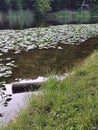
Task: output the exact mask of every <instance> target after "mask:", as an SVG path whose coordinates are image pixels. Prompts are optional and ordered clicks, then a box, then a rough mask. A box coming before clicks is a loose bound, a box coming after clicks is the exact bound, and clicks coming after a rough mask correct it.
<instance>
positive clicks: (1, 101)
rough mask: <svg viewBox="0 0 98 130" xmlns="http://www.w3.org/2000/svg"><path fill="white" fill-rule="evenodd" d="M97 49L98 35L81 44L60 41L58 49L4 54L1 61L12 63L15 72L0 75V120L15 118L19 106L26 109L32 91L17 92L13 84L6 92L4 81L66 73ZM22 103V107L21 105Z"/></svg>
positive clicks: (0, 62)
mask: <svg viewBox="0 0 98 130" xmlns="http://www.w3.org/2000/svg"><path fill="white" fill-rule="evenodd" d="M96 49H98V37H97V38H91V39H89V40H87V41H86V42H84V43H82V44H80V45H63V44H58V46H57V47H56V48H51V49H35V50H30V51H28V52H21V53H18V54H14V53H13V52H9V53H7V54H3V55H2V56H0V59H2V60H1V61H0V64H4V65H5V66H7V65H9V66H10V71H11V73H8V72H7V70H6V69H5V70H3V71H2V72H3V73H6V72H7V73H8V76H7V75H6V74H3V75H2V73H1V74H0V75H1V78H0V83H1V89H0V122H2V120H4V121H5V118H6V119H7V122H8V121H10V120H12V119H13V116H12V114H11V113H14V114H13V115H15V112H16V113H17V111H18V110H19V109H18V108H23V106H24V102H23V97H24V95H25V94H29V93H21V94H20V93H17V94H13V93H12V92H11V91H12V90H11V89H12V88H11V84H9V85H8V86H6V89H7V90H8V93H6V90H4V89H5V87H4V83H5V84H8V83H11V82H15V81H17V80H20V79H21V80H22V79H36V78H37V77H38V76H47V75H48V74H49V73H50V72H56V73H57V74H64V73H66V72H68V71H69V70H71V69H72V67H73V66H75V65H76V64H81V63H82V62H83V60H84V59H85V58H87V57H88V56H89V55H90V54H92V53H93V51H94V50H96ZM10 63H11V64H10ZM30 94H31V92H30ZM16 100H17V102H16ZM21 102H23V104H21ZM20 104H21V106H22V107H20V106H19V105H20ZM16 109H17V111H16ZM9 113H10V114H9Z"/></svg>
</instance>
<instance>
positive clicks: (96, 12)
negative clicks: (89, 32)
mask: <svg viewBox="0 0 98 130" xmlns="http://www.w3.org/2000/svg"><path fill="white" fill-rule="evenodd" d="M91 19H92V20H93V21H98V3H97V4H96V5H95V6H94V7H93V8H92V10H91Z"/></svg>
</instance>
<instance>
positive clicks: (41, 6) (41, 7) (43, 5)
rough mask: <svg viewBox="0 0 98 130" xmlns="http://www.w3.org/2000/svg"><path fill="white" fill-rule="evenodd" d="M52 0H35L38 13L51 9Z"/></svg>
mask: <svg viewBox="0 0 98 130" xmlns="http://www.w3.org/2000/svg"><path fill="white" fill-rule="evenodd" d="M50 3H51V0H45V1H43V0H36V1H35V9H36V11H37V12H38V13H40V14H44V13H46V12H48V11H51V6H50Z"/></svg>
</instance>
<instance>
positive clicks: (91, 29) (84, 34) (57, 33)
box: [0, 24, 98, 55]
mask: <svg viewBox="0 0 98 130" xmlns="http://www.w3.org/2000/svg"><path fill="white" fill-rule="evenodd" d="M96 36H98V24H84V25H58V26H50V27H44V28H41V27H39V28H30V29H24V30H1V31H0V55H2V53H7V52H8V51H10V50H11V51H14V52H15V53H19V52H21V51H22V50H24V51H28V50H31V49H35V48H39V49H43V48H46V49H48V48H54V47H56V46H57V44H58V43H63V44H80V43H82V42H84V41H86V40H87V39H89V38H91V37H96Z"/></svg>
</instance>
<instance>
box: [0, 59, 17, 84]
mask: <svg viewBox="0 0 98 130" xmlns="http://www.w3.org/2000/svg"><path fill="white" fill-rule="evenodd" d="M14 62H15V61H14V60H12V59H11V58H6V59H0V80H1V81H2V82H0V86H2V84H4V83H5V81H3V78H8V77H10V76H11V75H12V68H13V67H14V66H15V65H14Z"/></svg>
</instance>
